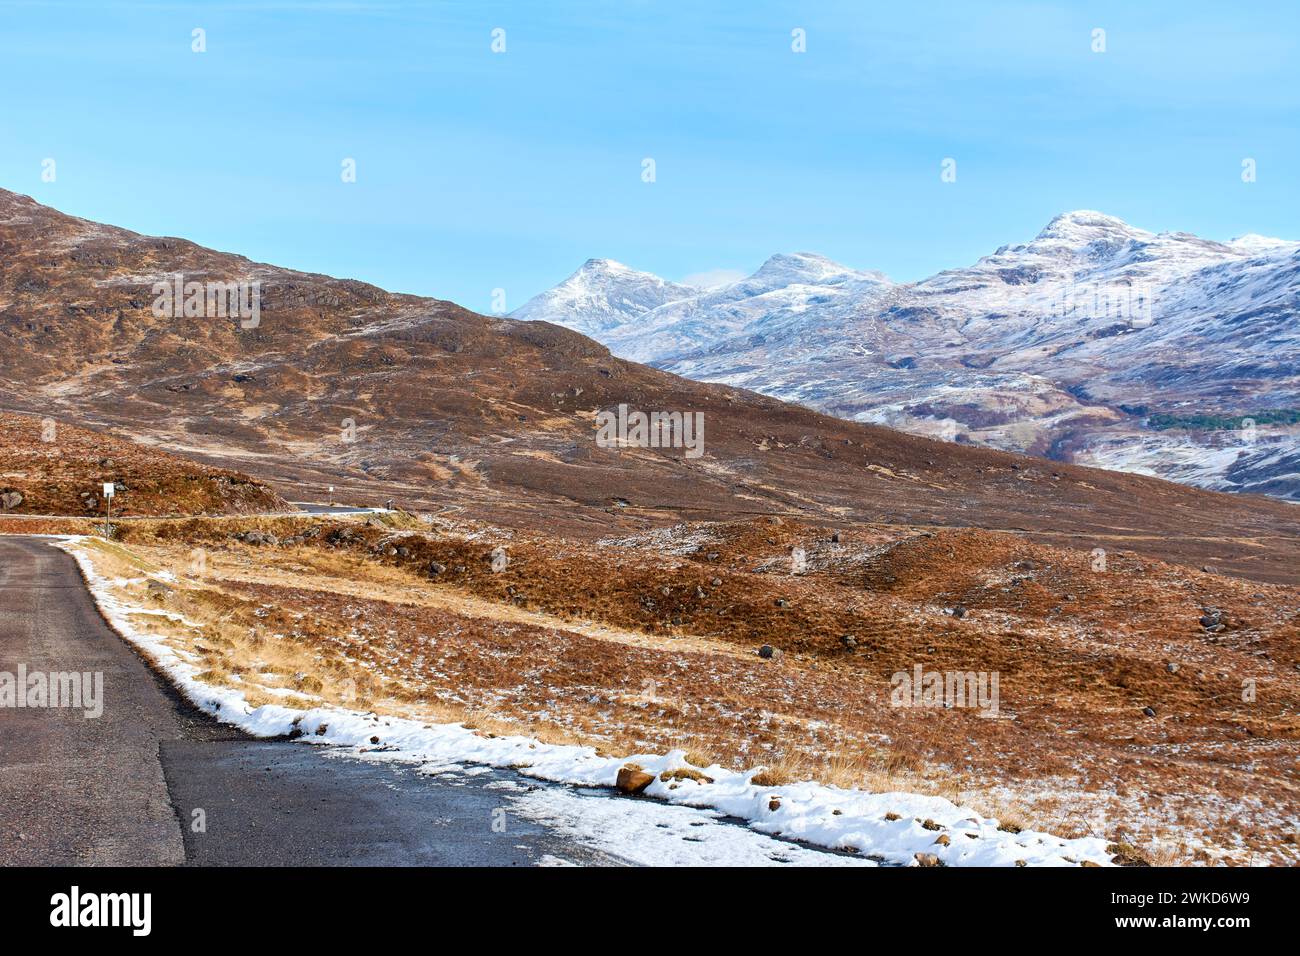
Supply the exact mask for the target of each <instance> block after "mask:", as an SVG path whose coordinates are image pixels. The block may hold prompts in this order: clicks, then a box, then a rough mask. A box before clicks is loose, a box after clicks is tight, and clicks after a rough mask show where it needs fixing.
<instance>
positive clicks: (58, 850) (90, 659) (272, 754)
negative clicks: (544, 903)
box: [0, 537, 623, 866]
mask: <svg viewBox="0 0 1300 956" xmlns="http://www.w3.org/2000/svg"><path fill="white" fill-rule="evenodd" d="M19 665H25V667H26V670H27V672H28V673H29V674H32V673H37V672H41V673H49V672H69V671H78V672H100V673H102V674H103V681H104V684H103V701H104V706H103V713H102V715H101V716H99V717H96V718H87V717H86V716H85V715H84V713H83V711H82V710H72V709H67V708H51V707H37V708H32V707H27V708H10V707H5V708H0V865H23V864H26V865H87V864H89V865H107V864H123V865H186V864H190V865H334V864H368V865H397V864H448V865H492V866H514V865H532V864H538V863H544V862H551V861H553V860H554V859H559V860H563V861H566V862H568V863H576V864H580V865H583V864H585V865H590V864H617V863H621V862H623V861H622V860H620V859H618V858H616V857H612V856H609V855H606V854H604V853H601V852H600V851H597V850H594V849H590V848H587V847H585V846H583V845H581V844H578V843H576V842H575V841H574V840H573V839H572V838H570V837H565V836H563V835H560V834H558V833H555V832H552V831H551V830H548V829H547V828H545V827H543V826H541V825H539V824H536V823H533V822H531V821H529V820H527V819H522V818H520V817H518V816H513V815H512V816H510V817H509V818H508V819H507V818H505V817H503V816H502V811H504V810H505V808H506V807H507V802H506V799H505V798H504V797H503V795H502V790H501V789H500V785H501V783H502V782H503V781H505V780H509V781H510V783H509V786H512V787H514V788H518V787H525V788H529V787H539V786H546V785H543V784H538V783H537V782H536V781H528V780H525V779H524V778H520V777H519V776H518V775H515V774H511V773H509V772H506V771H494V772H491V773H483V774H481V775H477V776H473V777H460V778H457V779H456V780H455V782H454V783H451V782H443V781H441V780H440V778H436V777H434V778H430V777H425V776H421V775H419V774H417V773H416V772H415V771H414V770H413V769H411V768H409V767H401V766H393V765H384V764H375V763H367V762H363V761H360V760H354V759H346V758H339V757H333V756H329V755H327V754H325V753H323V752H321V750H319V749H317V748H314V747H308V746H305V745H303V744H295V743H290V742H288V741H266V740H257V739H254V738H250V737H248V736H246V735H244V734H242V733H241V732H239V731H237V730H235V729H234V728H231V727H227V726H224V725H221V724H218V723H217V722H216V721H214V720H212V719H211V718H209V717H207V716H206V715H204V714H202V713H201V712H199V711H197V710H195V709H194V708H193V707H191V706H190V705H189V704H188V703H187V702H185V701H184V700H183V699H181V698H180V696H179V695H178V694H177V693H176V692H175V690H174V689H173V688H172V687H171V686H170V685H169V684H168V683H166V682H165V681H164V680H163V679H162V678H160V677H158V676H157V675H156V674H155V673H154V672H153V671H152V670H151V669H150V668H149V667H148V666H147V665H146V664H145V663H144V661H143V660H142V659H141V658H140V657H139V656H138V655H137V654H136V653H135V651H134V650H133V649H132V648H131V647H130V646H129V645H128V644H126V642H124V641H123V640H122V639H121V638H119V637H118V636H117V635H116V634H115V633H114V632H113V631H112V630H110V629H109V628H108V626H107V625H106V624H105V623H104V621H103V619H102V618H101V617H100V615H99V612H98V610H97V608H96V606H95V604H94V601H93V599H92V598H91V597H90V594H89V593H88V592H87V591H86V589H85V586H84V584H83V582H82V579H81V575H80V572H79V571H78V570H77V567H76V564H75V563H74V562H73V560H72V558H71V557H69V556H68V555H67V554H65V553H63V552H62V551H59V550H57V549H55V548H54V547H52V546H51V544H50V542H48V541H45V540H41V539H36V538H17V537H0V672H8V673H10V674H15V675H16V674H17V673H18V668H19ZM494 784H495V785H496V787H494ZM196 810H197V811H200V813H195V811H196ZM494 822H495V823H497V826H494V825H493V824H494ZM200 824H201V825H200Z"/></svg>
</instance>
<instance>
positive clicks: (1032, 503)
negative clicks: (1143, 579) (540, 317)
mask: <svg viewBox="0 0 1300 956" xmlns="http://www.w3.org/2000/svg"><path fill="white" fill-rule="evenodd" d="M175 272H182V273H183V274H184V276H185V278H186V279H187V280H200V281H203V280H207V279H220V280H223V281H235V280H239V279H257V280H259V281H261V282H262V283H263V285H262V301H263V305H262V315H261V324H260V326H259V327H258V328H256V329H245V328H242V327H241V325H240V322H239V321H238V320H233V319H220V318H213V319H203V318H179V319H170V318H168V319H158V318H155V317H154V316H153V314H152V313H151V309H150V306H151V304H152V302H153V294H152V291H151V286H152V283H153V282H154V281H157V280H161V279H165V278H167V277H168V276H170V275H171V274H173V273H175ZM0 402H3V403H4V404H6V405H8V406H9V407H11V408H18V409H27V410H30V411H37V412H39V413H41V414H44V413H46V411H47V410H49V411H53V412H57V413H58V414H60V415H61V416H65V417H69V418H75V419H76V420H81V421H87V422H91V423H97V424H101V425H104V426H108V427H111V428H114V429H121V430H127V431H128V432H129V433H130V434H132V435H137V436H140V437H141V438H142V439H146V440H148V441H150V442H155V443H159V444H161V445H163V446H165V447H169V448H172V449H174V450H179V451H183V452H184V453H186V454H192V455H196V456H201V457H202V458H203V459H204V460H207V461H210V462H213V463H218V464H230V465H233V466H236V467H239V468H242V469H246V470H248V471H251V472H253V473H255V474H259V475H262V476H264V477H266V478H268V479H271V480H273V481H275V482H279V484H280V487H281V488H285V489H287V488H289V487H293V488H294V495H295V496H298V495H303V496H306V495H312V496H318V497H323V496H324V494H325V492H324V491H323V486H324V485H326V484H332V485H336V486H339V487H340V489H343V490H345V492H346V495H347V496H350V497H352V498H353V499H356V500H369V501H375V500H379V499H382V498H385V497H388V496H390V495H395V496H396V497H398V498H399V500H400V501H401V502H402V503H403V504H406V505H408V506H411V505H419V506H424V507H439V508H442V509H444V510H448V511H452V510H460V511H464V512H465V513H467V514H469V515H471V516H472V515H479V516H486V517H490V518H491V519H493V520H494V521H496V522H497V523H499V524H506V525H514V526H518V527H534V528H549V529H559V530H563V532H564V533H566V534H571V535H575V536H587V537H591V536H596V535H600V534H605V533H608V532H610V531H611V530H616V529H625V530H634V529H636V528H641V527H646V526H650V525H661V524H664V523H668V522H672V521H677V520H682V519H687V520H698V519H727V518H736V517H744V516H747V515H752V514H769V513H777V514H782V515H786V516H790V517H796V518H800V519H803V520H806V521H810V522H817V523H827V522H834V523H837V524H843V525H854V524H861V523H865V522H884V523H907V524H919V525H949V526H977V527H983V528H989V529H1003V530H1019V531H1022V532H1025V533H1028V534H1031V535H1034V536H1041V537H1042V538H1043V539H1044V540H1046V541H1049V542H1052V543H1056V544H1068V545H1070V546H1072V547H1074V548H1078V549H1081V550H1091V549H1093V548H1096V547H1102V548H1107V549H1117V548H1124V549H1129V550H1132V551H1134V552H1137V553H1139V554H1143V555H1146V556H1149V557H1153V558H1159V559H1162V560H1166V561H1172V562H1178V563H1184V564H1191V565H1194V566H1200V565H1205V564H1210V565H1214V566H1215V567H1218V568H1223V569H1229V570H1231V571H1233V572H1235V573H1239V574H1243V575H1247V576H1251V577H1255V578H1258V579H1261V580H1274V581H1287V582H1294V581H1297V580H1300V570H1298V569H1300V510H1298V509H1297V508H1296V506H1294V505H1291V504H1287V503H1283V502H1278V501H1272V500H1267V499H1258V498H1249V497H1231V496H1227V495H1221V494H1214V493H1210V492H1203V491H1198V490H1195V489H1191V488H1187V487H1183V486H1180V485H1175V484H1170V483H1166V482H1161V481H1157V480H1153V479H1147V478H1142V477H1139V476H1134V475H1123V474H1118V473H1111V472H1104V471H1098V470H1092V469H1086V468H1079V467H1073V466H1067V465H1056V464H1052V463H1048V462H1043V461H1039V460H1036V459H1027V458H1020V457H1017V456H1014V455H1010V454H1005V453H999V452H993V451H986V450H981V449H973V448H965V447H961V446H957V445H952V444H944V443H940V442H934V441H929V440H926V439H921V438H916V437H912V436H907V435H903V434H900V433H896V432H893V431H890V430H888V429H884V428H879V427H872V426H866V425H860V424H855V423H850V422H845V421H840V420H837V419H832V418H827V417H825V416H822V415H818V414H815V413H813V412H811V411H807V410H805V409H802V408H798V407H795V406H790V405H785V404H782V403H780V402H776V401H774V400H771V399H766V398H763V397H760V396H757V395H754V394H752V393H748V392H744V391H740V390H733V389H728V388H725V387H719V386H713V385H704V384H699V383H694V382H689V381H686V380H683V379H680V378H677V377H675V376H672V375H668V374H665V373H662V372H659V371H656V370H653V369H650V368H646V367H643V366H638V365H635V364H632V363H628V362H623V361H620V360H617V359H614V358H612V357H611V356H610V355H609V353H608V352H607V350H605V349H604V348H603V347H601V346H599V345H597V344H595V343H593V342H591V341H590V340H588V339H586V338H584V337H582V336H580V335H578V334H576V333H573V332H569V331H566V330H563V329H559V328H557V327H554V326H551V325H548V324H545V323H523V322H515V321H511V320H506V319H495V318H489V317H486V316H482V315H477V314H475V313H472V312H468V311H466V310H464V309H461V308H459V307H458V306H455V305H452V304H450V303H447V302H442V301H438V300H434V299H422V298H417V297H412V296H399V295H393V294H390V293H386V292H384V291H382V290H380V289H377V288H375V287H373V286H368V285H365V284H363V283H359V282H355V281H347V280H338V279H331V278H327V277H324V276H319V275H310V274H305V273H300V272H294V271H291V270H286V269H279V268H275V267H272V266H266V265H259V264H256V263H252V262H249V261H248V260H246V259H243V258H241V257H238V256H234V255H228V254H224V253H218V252H213V251H211V250H207V249H204V248H202V247H199V246H196V245H194V244H193V243H189V242H185V241H183V240H178V239H157V238H149V237H144V236H139V235H136V234H134V233H130V232H126V231H124V230H120V229H115V228H112V227H107V226H101V225H97V224H95V223H90V222H87V221H85V220H80V219H75V218H73V217H70V216H66V215H63V214H61V213H58V212H56V211H54V210H52V209H49V208H46V207H43V206H41V205H39V204H37V203H35V202H34V201H32V200H30V199H28V198H26V197H22V196H17V195H15V194H12V193H7V192H2V191H0ZM619 403H626V404H628V405H630V406H632V407H633V408H636V409H641V410H644V411H657V410H664V411H682V412H702V413H703V414H704V417H705V451H706V454H705V455H704V457H702V458H698V459H690V458H686V457H685V456H684V455H683V454H682V452H681V450H679V449H623V450H618V449H605V448H598V447H597V446H596V444H595V442H594V440H593V418H594V414H595V412H596V411H598V410H600V409H604V408H609V407H612V406H614V405H617V404H619ZM353 429H355V430H354V431H353Z"/></svg>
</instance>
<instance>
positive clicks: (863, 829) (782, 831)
mask: <svg viewBox="0 0 1300 956" xmlns="http://www.w3.org/2000/svg"><path fill="white" fill-rule="evenodd" d="M83 540H84V539H83V538H81V537H69V538H65V539H63V540H61V541H59V542H56V546H57V547H59V548H61V549H62V550H64V551H67V552H68V553H69V554H71V555H72V556H73V558H75V559H76V561H77V564H78V565H79V566H80V568H81V571H82V574H83V575H84V576H85V578H86V581H87V583H88V585H89V588H90V592H91V594H92V595H93V596H94V598H95V600H96V602H97V603H98V604H99V607H100V610H101V611H102V612H103V614H104V617H105V618H106V619H107V620H108V622H109V623H110V624H111V625H112V627H113V629H114V630H116V631H117V632H118V633H119V634H120V635H121V636H122V637H123V638H124V639H125V640H127V641H129V642H130V643H132V644H134V645H135V646H136V647H138V648H139V649H140V650H141V651H142V652H143V653H144V654H145V655H146V656H147V657H148V658H149V659H150V660H151V661H152V662H153V663H154V665H155V667H156V668H157V669H158V670H160V671H161V672H162V673H164V674H165V675H167V677H168V678H169V679H170V680H171V681H172V682H173V683H174V684H175V685H176V686H177V687H178V688H179V689H180V691H181V692H182V693H183V694H184V695H185V696H186V697H187V698H188V699H189V700H190V701H191V702H193V703H194V705H195V706H197V707H198V708H199V709H200V710H203V711H204V712H206V713H208V714H211V715H212V716H213V717H215V718H216V719H218V720H220V721H222V722H224V723H227V724H232V725H234V726H236V727H239V728H241V729H242V730H244V731H246V732H248V733H250V734H253V735H254V736H258V737H279V736H283V735H286V734H290V733H293V732H294V731H298V732H300V733H302V734H304V736H302V737H301V738H299V739H300V740H302V742H304V743H313V744H334V745H338V746H345V747H355V748H362V749H365V750H366V754H365V756H366V758H367V759H371V760H374V759H388V760H393V761H396V762H402V763H421V764H427V765H429V766H430V768H431V769H434V768H443V767H445V766H446V765H447V764H451V763H474V764H483V765H486V766H490V767H508V768H513V769H515V770H517V771H518V772H519V773H521V774H524V775H527V776H531V777H536V778H538V779H541V780H548V781H553V782H556V783H565V784H574V785H580V786H589V787H593V786H594V787H613V786H614V785H615V780H616V779H617V777H618V772H619V770H620V768H622V767H623V766H624V765H625V764H627V763H635V764H637V765H639V766H640V767H641V768H642V769H643V770H645V771H646V772H647V773H650V774H653V775H654V777H655V779H654V782H653V783H651V784H650V786H649V787H648V788H647V789H646V791H645V793H646V795H647V796H650V797H654V798H657V799H660V800H664V801H666V802H668V803H673V804H681V805H685V806H690V807H700V808H705V809H711V810H716V811H719V812H721V813H724V814H727V815H728V816H732V817H737V818H739V819H741V820H744V821H746V822H747V823H748V825H749V827H750V828H751V829H753V830H755V831H757V832H760V833H765V834H770V835H777V834H779V835H781V836H782V837H784V838H786V839H791V840H799V841H803V842H805V843H809V844H813V845H816V846H822V847H828V848H831V849H837V850H856V851H857V852H858V853H860V854H862V855H863V856H868V857H871V858H872V859H876V860H879V861H881V862H883V863H889V864H894V865H911V866H916V865H918V862H917V856H918V855H920V854H933V855H934V856H935V857H937V858H938V860H939V861H940V862H942V863H943V864H944V865H946V866H1013V865H1027V866H1070V865H1081V864H1082V863H1083V862H1084V861H1087V862H1089V863H1095V864H1099V865H1102V866H1109V865H1110V854H1109V853H1107V852H1106V841H1105V840H1102V839H1098V838H1096V837H1083V838H1080V839H1063V838H1061V837H1055V836H1051V835H1049V834H1046V833H1039V832H1036V831H1032V830H1023V831H1021V832H1020V833H1009V832H1006V831H1002V830H999V829H998V821H997V820H996V819H993V818H989V817H984V816H981V815H980V814H979V813H977V812H976V811H974V810H972V809H971V808H969V807H960V806H958V805H956V804H954V803H952V802H951V801H949V800H946V799H944V798H942V797H930V796H923V795H920V794H913V793H867V792H865V791H861V790H845V789H842V788H840V787H833V786H826V785H823V784H819V783H815V782H812V781H807V782H803V783H796V784H790V785H786V786H780V787H763V786H757V785H755V784H753V783H751V782H750V780H751V778H752V777H753V776H754V775H755V774H756V773H757V772H758V771H759V770H760V769H761V768H760V767H755V768H753V769H752V770H747V771H743V772H739V771H735V770H729V769H727V768H725V767H721V766H718V765H716V764H715V765H714V766H712V767H700V768H696V769H697V770H699V771H700V773H701V774H703V776H704V777H707V778H711V782H704V781H702V780H695V779H689V778H686V779H680V780H676V779H669V780H667V781H665V780H662V779H660V775H661V774H664V773H665V772H668V771H672V770H677V769H680V768H687V767H690V766H691V765H690V764H689V763H687V761H686V759H685V754H684V752H683V751H681V750H674V751H671V752H669V753H667V754H633V755H630V756H628V757H625V758H618V757H602V756H600V755H598V754H597V753H596V751H595V749H594V748H592V747H579V746H574V745H570V744H564V745H558V744H545V743H541V742H540V741H536V740H531V739H529V738H527V737H513V736H512V737H492V738H489V737H481V736H479V735H478V734H476V733H474V732H473V731H471V730H467V729H466V728H465V727H463V726H462V725H460V724H425V723H422V722H420V721H416V720H410V719H408V718H401V717H385V716H383V715H379V714H373V713H365V714H363V713H359V712H356V711H348V710H344V709H342V708H337V707H314V708H312V709H310V710H298V709H294V708H289V707H284V706H281V705H279V704H265V705H263V706H261V707H256V708H254V707H250V706H249V704H248V702H247V700H246V699H245V697H244V695H243V693H241V692H240V691H237V690H234V689H231V688H228V687H218V686H214V685H211V684H207V683H204V682H202V681H199V680H198V679H197V675H198V674H199V673H200V669H199V668H198V667H197V666H196V665H195V664H193V663H191V662H190V661H188V660H186V659H185V655H183V654H181V653H178V652H177V651H176V650H175V649H174V648H172V647H169V646H168V645H167V644H166V642H165V641H164V639H163V638H162V637H160V636H156V635H153V634H148V633H145V632H143V631H141V630H139V629H138V628H136V626H135V625H134V623H133V622H132V620H131V617H132V615H138V614H148V615H150V616H153V617H156V616H158V615H159V613H160V612H159V611H158V610H156V609H153V608H147V607H142V606H139V605H135V604H131V603H127V602H126V601H124V600H122V598H121V597H120V596H119V595H118V594H117V593H115V591H114V588H113V582H112V581H111V580H109V579H108V578H106V577H104V576H103V575H101V574H100V573H99V572H98V571H97V570H96V568H95V566H94V563H93V561H92V559H91V557H90V554H89V551H88V549H86V548H85V547H83V546H82V545H81V542H82V541H83ZM163 613H166V612H163ZM167 616H168V617H171V618H173V619H174V620H175V621H176V622H177V623H179V624H182V625H185V623H186V622H185V621H184V620H183V619H181V618H180V616H179V615H173V614H167ZM322 726H323V727H324V728H325V729H324V733H318V728H321V727H322ZM374 748H379V749H374ZM886 815H889V816H895V817H896V818H895V819H886ZM923 824H927V825H928V826H923ZM936 825H937V827H938V829H931V827H935V826H936ZM943 836H946V837H947V838H948V843H947V845H944V844H943V843H937V842H936V840H940V839H942V837H943Z"/></svg>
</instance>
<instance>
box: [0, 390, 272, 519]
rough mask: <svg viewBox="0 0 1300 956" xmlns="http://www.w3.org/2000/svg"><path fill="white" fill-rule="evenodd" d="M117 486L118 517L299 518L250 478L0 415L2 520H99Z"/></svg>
mask: <svg viewBox="0 0 1300 956" xmlns="http://www.w3.org/2000/svg"><path fill="white" fill-rule="evenodd" d="M110 481H111V482H113V483H114V484H115V485H116V489H115V494H114V498H113V513H114V515H121V516H133V515H136V516H139V515H202V514H252V513H259V512H268V511H283V510H293V509H292V506H291V505H290V504H289V503H288V502H287V501H285V500H284V499H283V498H281V497H280V496H279V495H277V494H276V493H275V492H274V491H272V490H271V489H270V488H268V487H267V486H266V485H264V484H262V483H261V482H259V481H255V480H254V479H252V478H249V477H248V476H247V475H241V474H239V473H238V472H235V471H229V470H226V469H221V468H212V467H210V466H207V465H199V464H196V463H194V462H191V461H186V460H184V459H183V458H178V457H176V456H175V455H169V454H166V453H165V452H160V451H158V450H156V449H153V448H148V447H146V446H144V445H138V444H135V443H134V442H129V441H124V440H122V439H119V438H113V437H111V436H108V435H103V434H100V433H98V432H93V431H89V430H88V429H85V428H78V427H76V426H74V425H68V424H64V423H62V422H56V421H55V420H54V419H52V418H46V419H35V418H27V417H24V416H21V415H13V414H9V413H4V412H0V515H4V514H39V515H74V516H99V515H102V514H103V513H104V502H103V499H102V497H101V496H102V494H103V486H104V485H105V484H106V483H107V482H110Z"/></svg>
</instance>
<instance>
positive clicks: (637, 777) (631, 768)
mask: <svg viewBox="0 0 1300 956" xmlns="http://www.w3.org/2000/svg"><path fill="white" fill-rule="evenodd" d="M654 779H655V778H654V775H653V774H649V773H646V772H645V771H644V770H642V769H641V768H640V767H638V766H636V765H635V764H628V765H627V766H625V767H621V768H619V771H618V780H617V781H616V782H615V784H614V786H616V787H618V790H619V792H620V793H629V794H637V793H641V792H642V791H644V790H645V788H646V787H648V786H650V784H652V783H654Z"/></svg>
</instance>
